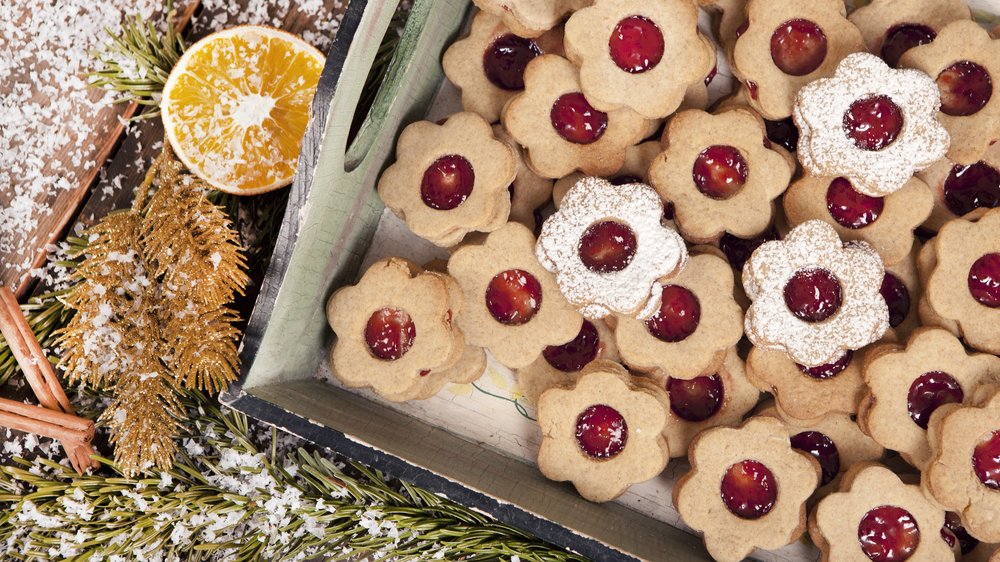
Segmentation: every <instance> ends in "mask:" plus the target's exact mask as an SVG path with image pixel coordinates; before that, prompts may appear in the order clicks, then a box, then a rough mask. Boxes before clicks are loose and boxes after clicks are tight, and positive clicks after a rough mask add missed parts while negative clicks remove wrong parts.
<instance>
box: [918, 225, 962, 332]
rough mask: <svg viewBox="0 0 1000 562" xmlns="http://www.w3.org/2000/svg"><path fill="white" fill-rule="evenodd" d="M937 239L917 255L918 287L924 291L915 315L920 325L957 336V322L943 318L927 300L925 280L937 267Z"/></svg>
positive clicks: (926, 245) (929, 241)
mask: <svg viewBox="0 0 1000 562" xmlns="http://www.w3.org/2000/svg"><path fill="white" fill-rule="evenodd" d="M937 242H938V239H937V238H931V239H930V240H928V241H927V243H926V244H924V246H923V247H922V248H921V249H920V252H918V253H917V273H918V274H919V275H920V285H921V286H922V287H924V291H923V292H922V293H921V294H920V297H919V300H918V301H917V314H918V315H919V316H920V322H921V324H923V325H925V326H938V327H940V328H944V329H945V330H948V331H949V332H951V333H952V334H955V335H959V334H961V331H959V329H958V322H956V321H954V320H952V319H950V318H945V317H943V316H941V315H940V314H938V313H937V312H936V311H935V310H934V309H933V308H931V305H930V302H929V301H928V300H927V290H926V287H927V280H928V279H929V278H930V276H931V273H932V272H933V271H934V268H935V267H937Z"/></svg>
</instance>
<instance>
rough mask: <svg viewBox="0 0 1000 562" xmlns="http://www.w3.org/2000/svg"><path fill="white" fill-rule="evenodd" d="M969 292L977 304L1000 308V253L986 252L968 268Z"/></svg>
mask: <svg viewBox="0 0 1000 562" xmlns="http://www.w3.org/2000/svg"><path fill="white" fill-rule="evenodd" d="M968 285H969V293H971V294H972V298H974V299H976V301H978V302H979V304H981V305H983V306H988V307H990V308H1000V254H997V253H994V254H986V255H984V256H983V257H981V258H979V259H978V260H976V261H975V263H973V264H972V267H971V268H969V280H968Z"/></svg>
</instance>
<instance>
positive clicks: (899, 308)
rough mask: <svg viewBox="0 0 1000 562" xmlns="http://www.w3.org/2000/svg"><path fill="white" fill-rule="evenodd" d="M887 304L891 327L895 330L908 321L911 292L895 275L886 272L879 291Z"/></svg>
mask: <svg viewBox="0 0 1000 562" xmlns="http://www.w3.org/2000/svg"><path fill="white" fill-rule="evenodd" d="M879 292H880V293H881V294H882V298H883V299H885V304H887V305H889V326H890V327H892V328H895V327H896V326H899V325H900V324H902V323H903V320H906V315H907V314H909V313H910V290H909V289H907V288H906V285H904V284H903V282H902V281H901V280H900V279H899V277H896V276H895V275H893V274H891V273H889V272H888V271H886V272H885V277H883V278H882V287H881V288H880V289H879Z"/></svg>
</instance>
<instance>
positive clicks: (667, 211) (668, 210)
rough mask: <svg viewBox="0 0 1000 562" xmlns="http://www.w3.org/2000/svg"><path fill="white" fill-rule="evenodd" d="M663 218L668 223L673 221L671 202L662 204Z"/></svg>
mask: <svg viewBox="0 0 1000 562" xmlns="http://www.w3.org/2000/svg"><path fill="white" fill-rule="evenodd" d="M663 218H665V219H667V220H668V221H672V220H674V204H673V202H671V201H664V202H663Z"/></svg>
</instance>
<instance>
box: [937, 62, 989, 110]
mask: <svg viewBox="0 0 1000 562" xmlns="http://www.w3.org/2000/svg"><path fill="white" fill-rule="evenodd" d="M937 85H938V90H940V91H941V112H942V113H944V114H945V115H953V116H955V117H966V116H969V115H975V114H976V113H979V110H980V109H982V108H983V106H985V105H986V104H987V103H989V101H990V98H992V97H993V80H992V79H991V78H990V73H989V72H987V71H986V69H985V68H983V67H982V66H980V65H978V64H976V63H974V62H972V61H968V60H964V61H959V62H956V63H955V64H953V65H951V66H949V67H948V68H946V69H944V70H942V71H941V74H938V77H937Z"/></svg>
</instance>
